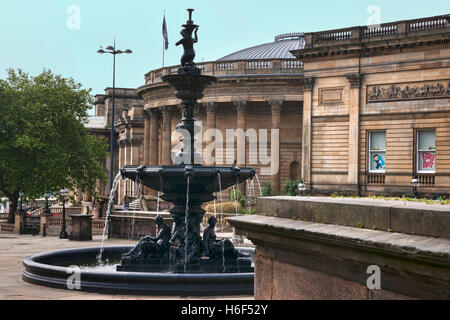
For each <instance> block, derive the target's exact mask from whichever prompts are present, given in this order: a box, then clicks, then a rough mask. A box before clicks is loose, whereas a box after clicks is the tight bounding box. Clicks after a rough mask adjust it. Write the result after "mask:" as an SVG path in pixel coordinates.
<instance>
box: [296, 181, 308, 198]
mask: <svg viewBox="0 0 450 320" xmlns="http://www.w3.org/2000/svg"><path fill="white" fill-rule="evenodd" d="M297 188H298V191H299V192H300V195H301V196H303V192H305V190H306V185H305V184H304V183H303V181H300V183H299V184H298V187H297Z"/></svg>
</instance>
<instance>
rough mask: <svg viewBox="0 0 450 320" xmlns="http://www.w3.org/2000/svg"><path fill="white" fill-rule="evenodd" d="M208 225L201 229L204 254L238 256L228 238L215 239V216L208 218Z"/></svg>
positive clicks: (209, 255) (213, 256) (210, 255)
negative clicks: (203, 229)
mask: <svg viewBox="0 0 450 320" xmlns="http://www.w3.org/2000/svg"><path fill="white" fill-rule="evenodd" d="M208 224H209V226H208V227H206V229H205V231H203V250H204V254H205V255H206V256H208V257H210V258H218V257H220V256H223V257H234V258H237V257H239V256H240V254H239V252H238V251H237V250H236V249H235V248H234V246H233V244H232V243H231V241H230V240H228V239H225V238H224V239H217V236H216V232H215V231H214V228H215V227H216V224H217V219H216V218H215V217H210V218H209V219H208Z"/></svg>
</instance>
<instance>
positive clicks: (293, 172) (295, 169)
mask: <svg viewBox="0 0 450 320" xmlns="http://www.w3.org/2000/svg"><path fill="white" fill-rule="evenodd" d="M299 177H300V165H299V163H298V162H297V161H292V162H291V165H290V179H291V180H292V181H296V180H298V179H299Z"/></svg>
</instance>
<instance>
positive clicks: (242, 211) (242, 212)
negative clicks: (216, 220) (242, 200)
mask: <svg viewBox="0 0 450 320" xmlns="http://www.w3.org/2000/svg"><path fill="white" fill-rule="evenodd" d="M255 213H256V210H255V209H242V210H241V214H249V215H252V214H255Z"/></svg>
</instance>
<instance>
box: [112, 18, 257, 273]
mask: <svg viewBox="0 0 450 320" xmlns="http://www.w3.org/2000/svg"><path fill="white" fill-rule="evenodd" d="M193 11H194V10H193V9H188V12H189V20H188V21H187V23H186V24H184V25H183V29H182V31H181V35H182V37H183V38H182V39H181V40H180V41H179V42H178V43H177V44H176V45H177V46H178V45H180V44H181V45H183V48H184V54H183V56H182V58H181V65H182V67H181V68H179V69H178V74H172V75H166V76H164V77H162V80H163V81H164V82H166V83H168V84H170V85H171V86H172V87H173V88H174V89H175V96H176V97H177V98H179V99H180V100H181V106H182V108H183V118H182V120H181V123H180V124H178V126H177V132H179V133H180V134H181V135H182V136H183V138H182V141H183V148H182V149H181V151H180V152H179V153H178V154H177V155H176V160H175V165H173V166H145V165H142V166H126V167H124V168H123V169H122V170H121V174H122V177H123V178H128V179H132V180H139V181H140V182H141V183H142V184H143V185H145V186H147V187H149V188H151V189H153V190H156V191H159V192H162V193H163V195H162V196H161V198H162V199H164V200H166V201H168V202H171V203H173V204H174V206H173V208H172V209H171V210H170V214H171V216H172V218H173V226H172V230H171V232H170V236H169V234H168V231H167V228H168V227H167V225H165V223H164V221H161V220H162V219H158V221H156V222H157V224H158V226H159V230H160V232H159V234H158V236H157V237H146V238H143V239H141V241H140V242H139V243H138V245H137V246H136V247H135V248H134V249H133V250H132V251H130V252H129V253H128V254H126V255H124V257H123V259H122V261H121V265H120V266H118V270H122V271H133V270H136V269H138V270H142V269H149V270H153V269H155V268H156V269H159V268H166V267H167V266H168V265H169V266H172V267H174V270H175V271H177V270H178V269H179V268H180V267H181V266H183V267H184V270H185V271H186V266H187V267H188V269H189V270H191V271H192V270H194V271H195V270H199V271H202V270H205V268H204V267H203V266H205V265H206V266H208V268H209V269H211V268H210V267H211V266H214V265H215V266H219V265H220V266H222V265H228V266H230V265H235V266H237V267H238V268H240V269H242V267H245V268H247V267H248V268H249V267H250V261H249V259H247V258H246V257H245V255H242V254H239V253H238V251H236V250H235V249H234V247H233V246H232V244H231V242H229V241H227V240H224V239H222V240H217V239H216V237H215V233H214V226H215V221H213V220H211V221H209V222H210V226H209V227H208V228H207V229H206V230H205V233H204V234H203V240H202V235H201V234H200V223H201V221H202V218H203V215H204V213H205V210H203V209H202V207H201V206H202V204H203V203H205V202H209V201H212V200H214V199H215V196H214V195H213V193H215V192H219V191H221V189H226V188H229V187H231V186H233V185H235V184H239V183H241V182H244V181H245V180H247V179H251V178H253V177H254V176H255V171H254V170H253V169H252V168H239V167H236V166H232V167H208V166H203V165H202V164H201V157H200V155H199V154H198V153H197V152H196V150H195V147H194V143H195V139H194V133H195V129H196V127H195V121H196V119H195V118H194V109H195V108H196V107H197V105H198V102H197V100H199V99H201V98H203V91H204V90H205V88H206V87H207V86H209V85H211V84H212V83H214V82H216V81H217V78H215V77H212V76H205V75H202V74H201V70H200V69H199V68H198V66H197V65H196V64H195V62H194V58H195V51H194V43H196V42H197V41H198V38H197V31H198V28H199V26H198V25H196V24H194V22H193V21H192V12H193ZM193 33H194V34H195V36H194V38H193V37H192V34H193ZM220 250H221V254H219V253H220ZM177 267H178V269H177ZM208 268H207V269H208Z"/></svg>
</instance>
